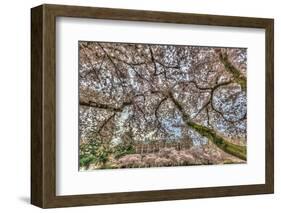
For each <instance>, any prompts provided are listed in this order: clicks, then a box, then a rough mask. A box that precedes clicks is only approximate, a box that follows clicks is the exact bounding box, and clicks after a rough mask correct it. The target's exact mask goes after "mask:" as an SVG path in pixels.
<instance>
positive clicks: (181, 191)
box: [31, 5, 274, 208]
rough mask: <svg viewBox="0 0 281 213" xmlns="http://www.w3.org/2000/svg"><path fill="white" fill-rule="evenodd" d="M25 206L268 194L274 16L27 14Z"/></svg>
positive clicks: (45, 8) (41, 9)
mask: <svg viewBox="0 0 281 213" xmlns="http://www.w3.org/2000/svg"><path fill="white" fill-rule="evenodd" d="M31 27H32V28H31V45H32V46H31V77H32V79H31V84H32V85H31V87H32V90H31V93H32V94H31V96H32V100H31V110H32V118H31V121H32V122H31V123H32V126H31V136H32V137H31V138H32V140H31V203H32V204H34V205H36V206H39V207H42V208H52V207H66V206H79V205H97V204H114V203H129V202H147V201H161V200H177V199H189V198H206V197H218V196H236V195H252V194H265V193H273V191H274V151H273V145H274V138H273V136H274V99H273V97H274V95H273V93H274V43H273V41H274V32H273V29H274V22H273V19H265V18H249V17H233V16H217V15H199V14H186V13H171V12H156V11H139V10H125V9H110V8H93V7H78V6H65V5H41V6H38V7H35V8H32V9H31Z"/></svg>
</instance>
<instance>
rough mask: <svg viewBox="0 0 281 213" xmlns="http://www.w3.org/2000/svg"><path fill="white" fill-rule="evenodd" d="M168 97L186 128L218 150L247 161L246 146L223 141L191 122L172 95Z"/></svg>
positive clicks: (204, 127)
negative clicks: (180, 115) (206, 139)
mask: <svg viewBox="0 0 281 213" xmlns="http://www.w3.org/2000/svg"><path fill="white" fill-rule="evenodd" d="M169 96H170V98H171V100H172V101H173V103H174V104H175V106H176V107H177V109H178V110H179V111H180V112H181V113H182V118H183V121H184V122H185V124H186V125H187V126H189V127H191V128H192V129H193V130H195V131H196V132H198V133H199V134H200V135H201V136H203V137H206V138H208V139H209V140H210V141H211V142H212V143H214V144H215V145H216V146H217V147H218V148H220V149H221V150H223V151H224V152H226V153H228V154H231V155H233V156H235V157H237V158H239V159H241V160H247V149H246V146H240V145H237V144H233V143H231V142H229V141H227V140H226V139H224V138H223V137H221V136H219V135H218V134H217V133H216V132H215V131H214V130H212V129H210V128H208V127H206V126H203V125H200V124H197V123H195V122H193V121H191V120H190V118H189V116H188V115H187V114H186V113H185V112H184V110H183V107H182V105H181V104H180V103H179V102H178V101H177V100H176V99H175V98H174V96H173V94H172V93H170V94H169Z"/></svg>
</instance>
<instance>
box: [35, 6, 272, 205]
mask: <svg viewBox="0 0 281 213" xmlns="http://www.w3.org/2000/svg"><path fill="white" fill-rule="evenodd" d="M56 17H75V18H92V19H110V20H126V21H144V22H159V23H161V22H162V23H178V24H194V25H209V26H229V27H247V28H261V29H265V34H266V36H265V37H266V38H265V44H266V53H265V56H266V57H265V61H266V67H265V71H266V73H265V75H266V97H265V100H266V120H265V126H266V137H265V141H266V148H265V156H266V163H265V174H266V175H265V184H255V185H239V186H221V187H208V188H192V189H171V190H157V191H135V192H122V193H103V194H87V195H83V194H81V195H69V196H57V195H56V40H55V38H56ZM273 93H274V20H273V19H264V18H248V17H233V16H217V15H199V14H186V13H171V12H155V11H139V10H125V9H109V8H93V7H78V6H63V5H41V6H38V7H35V8H32V9H31V203H32V204H33V205H36V206H39V207H42V208H52V207H67V206H83V205H99V204H114V203H132V202H147V201H163V200H178V199H190V198H207V197H219V196H237V195H252V194H267V193H273V192H274V95H273Z"/></svg>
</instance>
